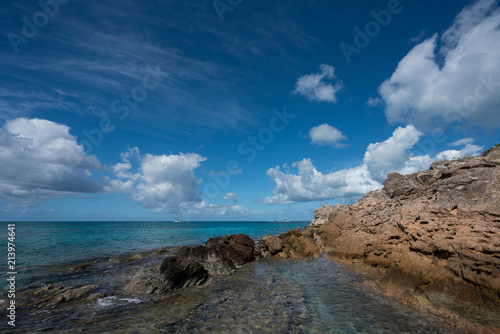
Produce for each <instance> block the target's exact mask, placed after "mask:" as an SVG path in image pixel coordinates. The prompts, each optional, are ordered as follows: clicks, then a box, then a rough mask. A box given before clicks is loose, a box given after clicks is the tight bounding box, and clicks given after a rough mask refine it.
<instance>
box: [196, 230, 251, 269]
mask: <svg viewBox="0 0 500 334" xmlns="http://www.w3.org/2000/svg"><path fill="white" fill-rule="evenodd" d="M205 247H208V248H211V249H214V250H217V251H218V252H220V254H222V256H224V257H226V258H228V259H230V260H231V261H232V262H233V263H234V265H235V266H241V265H242V264H244V263H247V262H251V261H253V260H255V254H254V251H255V242H254V241H253V240H252V239H251V238H250V237H249V236H248V235H246V234H233V235H226V236H224V237H215V238H211V239H209V240H208V241H207V242H206V243H205Z"/></svg>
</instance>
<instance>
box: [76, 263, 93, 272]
mask: <svg viewBox="0 0 500 334" xmlns="http://www.w3.org/2000/svg"><path fill="white" fill-rule="evenodd" d="M90 266H92V264H91V263H83V264H79V265H77V266H76V267H74V268H73V271H80V270H83V269H85V268H87V267H90Z"/></svg>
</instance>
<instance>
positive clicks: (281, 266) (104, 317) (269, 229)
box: [0, 222, 446, 333]
mask: <svg viewBox="0 0 500 334" xmlns="http://www.w3.org/2000/svg"><path fill="white" fill-rule="evenodd" d="M303 225H304V222H291V223H269V222H189V223H163V222H151V223H144V222H140V223H137V222H113V223H109V222H91V223H83V222H78V223H16V231H17V236H16V244H17V249H18V257H19V258H20V259H22V261H21V262H22V263H23V264H22V266H21V267H20V268H21V269H22V270H21V271H22V273H21V276H23V275H24V284H23V285H22V287H20V288H19V291H20V292H21V293H22V292H23V290H24V291H26V290H28V289H31V288H35V287H39V286H41V285H43V284H48V283H50V284H56V285H60V286H63V287H69V286H71V287H79V286H84V285H89V284H97V285H98V286H99V287H98V288H97V290H96V291H94V292H97V293H101V294H102V296H101V297H100V298H99V299H97V300H92V301H88V302H85V303H76V304H69V305H66V306H64V307H63V308H55V309H50V310H44V311H36V310H34V309H30V310H27V309H22V308H21V309H19V310H18V320H17V326H16V328H15V329H14V330H12V328H9V327H7V324H6V321H0V332H1V333H4V332H6V333H7V332H8V333H41V332H43V333H446V332H445V331H443V330H442V329H441V326H440V323H439V322H438V321H437V320H435V319H430V318H428V317H426V316H424V315H421V314H419V313H417V312H415V311H414V310H412V309H409V308H407V307H405V306H404V305H401V304H399V303H397V302H395V301H393V300H390V299H388V298H385V297H382V296H379V295H374V294H372V293H371V292H369V291H368V290H367V289H366V288H365V286H364V285H363V284H362V282H363V281H364V280H366V279H369V278H367V277H363V276H360V275H359V274H357V273H355V272H352V271H351V270H350V269H348V268H346V267H344V266H342V265H340V264H338V263H335V262H332V261H329V260H327V259H325V258H319V259H317V260H313V261H304V260H293V259H279V258H272V259H268V260H265V261H256V262H253V263H248V264H245V265H244V266H242V267H241V268H239V269H238V270H237V271H236V272H235V273H233V274H231V275H229V276H224V277H218V278H217V279H215V281H214V282H213V283H212V284H211V285H209V286H207V287H203V288H192V289H186V290H182V291H174V292H172V293H170V294H169V295H166V296H162V297H154V298H148V297H138V296H132V295H128V294H126V293H125V292H124V291H123V287H124V285H125V284H126V283H127V282H128V281H129V279H130V277H131V276H132V275H133V274H134V273H135V272H137V270H138V269H139V268H140V267H143V266H146V267H151V266H155V265H158V264H159V263H161V261H162V260H163V259H164V258H165V256H169V254H173V253H174V251H175V249H174V251H170V252H169V253H167V254H166V255H165V254H156V253H154V250H155V249H157V248H168V247H175V246H181V245H192V244H202V243H204V242H205V241H206V240H207V239H209V238H211V237H214V236H218V235H227V234H233V233H246V234H248V235H250V236H251V237H252V238H254V239H258V238H260V237H262V236H264V235H267V234H278V233H282V232H285V231H288V230H290V229H293V228H296V227H298V226H303ZM4 227H5V230H6V223H5V226H4ZM137 253H143V254H144V255H145V258H144V259H143V260H140V261H135V262H132V263H130V262H126V259H127V258H128V257H129V256H130V255H131V254H137ZM110 260H112V261H110ZM87 262H91V263H92V266H90V267H88V268H86V269H85V270H83V271H79V272H73V271H72V270H71V268H72V267H73V266H74V265H75V264H79V263H87ZM18 284H19V283H18ZM4 294H5V290H4V291H3V294H2V295H3V296H2V297H0V298H1V299H5V296H4ZM1 302H2V301H0V303H1ZM4 306H5V304H2V305H1V308H2V309H4ZM2 314H3V313H2Z"/></svg>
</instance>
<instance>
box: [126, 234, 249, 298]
mask: <svg viewBox="0 0 500 334" xmlns="http://www.w3.org/2000/svg"><path fill="white" fill-rule="evenodd" d="M254 244H255V243H254V241H253V240H252V239H251V238H250V237H248V236H247V235H244V234H238V235H228V236H225V237H216V238H211V239H209V240H208V241H207V242H206V243H205V245H204V246H195V247H181V248H180V249H179V251H178V252H177V254H176V255H175V256H171V257H167V258H166V259H164V260H163V262H162V263H161V265H160V266H159V267H157V268H142V269H140V270H139V271H138V272H137V273H136V274H135V275H134V276H133V277H132V279H131V280H130V282H129V283H128V284H127V285H126V286H125V290H126V291H128V292H129V293H132V294H141V295H149V294H164V293H166V292H168V291H171V290H174V289H182V288H188V287H193V286H200V285H204V284H206V283H208V282H210V278H211V277H212V276H218V275H227V274H229V273H231V272H232V271H233V270H234V269H236V266H237V265H242V264H244V263H246V262H250V261H253V260H255V254H254V251H255V247H254Z"/></svg>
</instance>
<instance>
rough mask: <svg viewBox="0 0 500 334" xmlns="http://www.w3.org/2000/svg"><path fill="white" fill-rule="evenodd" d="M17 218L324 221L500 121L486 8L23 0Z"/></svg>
mask: <svg viewBox="0 0 500 334" xmlns="http://www.w3.org/2000/svg"><path fill="white" fill-rule="evenodd" d="M0 20H1V21H0V22H1V27H2V32H3V34H2V37H1V38H0V64H1V68H2V72H1V76H0V161H1V162H0V219H1V220H15V221H20V220H173V219H175V217H176V216H179V217H180V218H181V219H183V220H273V219H275V218H276V219H278V220H282V219H285V218H287V219H290V220H311V219H312V218H313V210H314V209H316V208H318V207H320V206H322V205H324V204H332V205H333V204H336V203H352V202H354V201H355V200H356V199H358V198H360V197H361V196H362V195H364V194H365V193H366V192H368V191H371V190H375V189H380V188H381V187H382V186H383V181H384V178H385V176H386V175H387V174H388V173H390V172H400V173H403V174H407V173H414V172H418V171H420V170H424V169H427V168H428V167H429V166H430V164H431V163H432V162H433V161H436V160H442V159H452V158H457V157H463V156H466V155H476V154H479V153H481V152H482V151H483V150H484V149H486V148H488V147H490V146H492V145H493V144H495V143H497V142H498V141H499V140H498V130H499V129H500V113H499V112H498V107H499V105H500V68H499V66H498V64H500V31H499V25H500V9H499V8H498V4H497V2H496V1H493V0H480V1H462V0H454V1H451V0H449V1H411V0H401V1H397V0H389V1H367V0H366V1H365V0H363V1H362V0H355V1H350V2H345V1H326V0H324V1H319V0H310V1H299V0H294V1H286V2H278V1H275V2H269V1H258V0H256V1H248V0H232V1H227V0H220V1H219V0H216V1H168V0H152V1H148V2H145V3H142V2H138V1H130V0H123V1H111V0H104V1H100V2H98V3H89V2H87V1H80V0H71V1H69V0H41V1H39V2H37V1H4V2H3V4H2V7H1V8H0Z"/></svg>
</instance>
